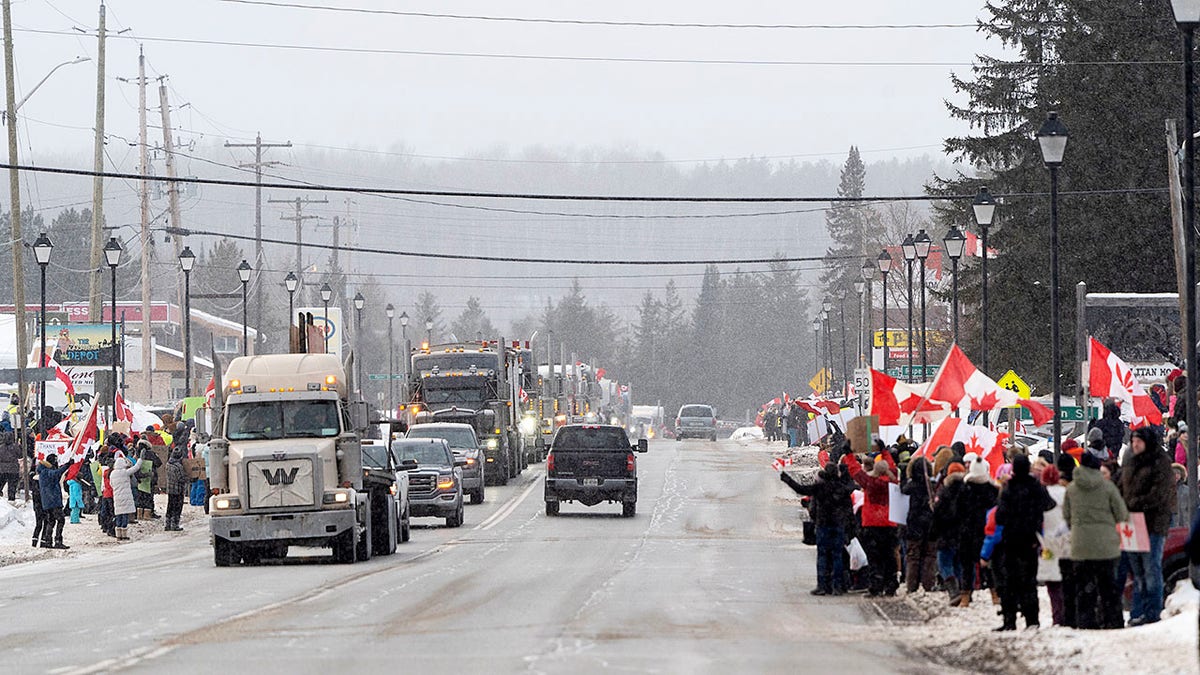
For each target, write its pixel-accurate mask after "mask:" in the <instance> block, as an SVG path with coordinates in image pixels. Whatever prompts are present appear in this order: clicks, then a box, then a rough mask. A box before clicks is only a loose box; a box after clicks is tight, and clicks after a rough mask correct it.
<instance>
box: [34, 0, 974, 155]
mask: <svg viewBox="0 0 1200 675" xmlns="http://www.w3.org/2000/svg"><path fill="white" fill-rule="evenodd" d="M298 1H299V2H301V3H305V4H327V5H339V6H343V7H357V8H374V9H390V10H396V9H401V10H407V11H427V12H453V13H476V14H486V15H492V16H516V17H549V18H563V19H567V18H569V19H589V20H615V21H652V22H663V21H671V22H705V23H712V22H733V23H789V24H884V23H899V24H924V23H937V24H944V23H951V24H959V23H971V22H973V21H974V19H975V18H976V16H977V14H978V11H979V8H978V4H979V3H978V2H972V1H970V0H966V1H964V0H922V2H904V3H902V2H895V0H854V1H853V2H841V3H836V2H833V3H831V2H812V1H809V0H803V1H799V2H778V0H743V1H742V2H736V3H730V2H715V1H712V0H687V1H684V0H657V1H656V2H654V3H646V2H642V1H638V2H634V1H632V0H610V1H609V2H605V3H563V2H541V1H535V0H521V1H511V2H504V3H497V2H482V1H478V2H468V1H466V0H456V1H455V2H441V3H438V2H429V1H426V2H402V3H401V2H395V1H394V0H298ZM97 8H98V4H97V2H95V1H94V0H53V1H51V0H20V1H17V2H14V4H13V15H14V16H13V22H14V25H15V26H16V28H17V32H16V34H15V38H14V44H15V48H16V56H15V60H16V64H17V72H18V98H20V97H22V96H24V93H25V92H27V91H28V89H29V88H31V87H33V85H34V84H36V83H37V81H38V80H40V79H41V78H42V76H43V75H44V74H45V73H46V72H47V71H48V70H49V69H50V68H52V67H53V66H54V65H55V64H57V63H60V62H62V61H66V60H69V59H72V58H74V57H76V56H81V55H86V56H92V57H95V54H96V40H95V38H94V37H88V36H83V35H80V34H79V33H74V32H73V31H72V28H74V27H80V28H85V29H88V30H92V29H94V27H95V25H96V22H97V16H96V14H97ZM108 25H109V30H110V31H111V32H114V33H115V32H116V31H118V30H122V29H125V28H128V29H130V31H129V32H128V33H126V34H124V35H122V36H121V37H119V38H118V37H114V38H112V39H110V42H109V48H108V71H109V76H110V77H109V80H108V87H109V95H108V106H107V110H108V121H107V125H106V126H107V130H108V131H109V132H110V133H112V134H117V135H121V136H126V137H129V138H134V137H135V135H136V129H137V113H136V110H137V88H136V86H134V85H133V84H125V83H121V82H119V81H116V80H115V79H113V78H116V77H125V78H133V77H135V76H136V72H137V71H136V68H137V42H136V41H135V40H133V39H130V38H131V37H134V36H136V37H138V38H140V39H142V40H143V41H144V42H143V44H144V46H145V49H146V55H147V58H148V61H149V63H150V65H151V75H152V76H153V75H156V74H167V75H169V76H170V83H171V85H172V94H171V95H172V97H173V100H172V107H173V108H175V107H177V106H182V105H184V104H190V108H183V109H180V110H177V111H176V112H175V113H174V115H175V119H174V123H175V124H176V125H177V126H180V127H183V128H184V129H187V130H190V132H191V133H192V136H191V138H198V137H199V134H197V133H196V132H202V133H203V135H204V136H205V137H207V138H212V139H225V138H234V139H238V138H242V137H252V136H253V134H254V132H255V131H256V130H261V131H262V133H263V136H264V140H292V141H296V142H303V143H310V144H324V145H330V146H351V147H361V148H379V149H392V148H396V147H400V146H402V147H404V148H405V149H407V150H410V151H412V152H414V153H419V154H423V155H431V156H459V155H462V154H466V153H479V152H489V151H494V150H495V149H496V148H501V147H502V148H507V149H509V150H511V151H517V150H520V149H522V148H525V147H527V146H532V145H547V146H572V147H584V146H614V145H621V146H633V147H637V148H641V149H645V150H654V151H661V152H662V153H664V154H665V155H666V156H667V157H669V158H672V159H702V158H717V157H741V156H746V155H759V156H763V155H766V156H778V155H806V156H807V155H823V154H824V155H828V156H829V158H830V159H832V160H835V161H836V160H837V158H838V156H844V153H845V149H846V148H847V147H848V146H849V145H850V144H857V145H858V146H859V147H860V148H862V149H863V150H864V151H867V152H869V153H870V154H869V155H868V159H870V158H871V157H873V156H878V157H886V156H890V155H913V154H924V153H936V152H937V151H938V146H939V143H940V141H941V140H942V139H943V138H944V137H946V136H947V135H951V134H955V133H961V132H962V131H964V129H963V127H962V126H961V125H960V124H958V123H956V122H954V121H952V120H950V119H949V118H948V116H947V114H946V112H945V107H944V103H943V101H944V99H945V98H947V97H949V96H951V94H952V91H951V89H950V83H949V77H948V76H949V73H950V72H951V71H958V72H966V71H967V70H968V68H967V66H966V65H965V64H967V63H969V62H970V61H971V60H972V58H973V55H974V54H976V53H979V52H983V51H992V52H995V51H996V50H997V49H998V46H996V45H993V44H989V43H987V42H986V41H985V40H984V39H983V38H982V36H981V35H980V34H979V33H978V32H976V30H975V29H974V28H965V29H964V28H949V29H903V30H747V29H740V30H739V29H729V28H722V29H712V28H704V29H701V28H662V27H653V28H644V27H628V26H621V27H608V26H572V25H546V24H536V23H535V24H530V23H512V22H489V21H474V20H461V19H459V20H453V19H433V18H414V17H401V16H386V15H364V14H351V13H335V12H328V11H310V10H303V9H294V8H285V7H263V6H251V5H246V4H238V3H230V2H222V1H220V0H188V1H187V2H180V1H178V0H176V1H169V2H166V1H163V0H117V1H115V2H111V3H110V6H109V24H108ZM31 31H67V32H71V33H73V34H72V35H50V34H44V33H37V32H31ZM152 38H154V39H152ZM161 38H176V39H179V38H182V39H188V40H204V41H218V42H259V43H275V44H291V45H310V46H322V47H333V48H344V47H353V48H360V49H392V50H396V49H403V50H416V51H441V52H472V53H488V54H525V55H570V56H584V57H619V58H643V59H644V58H651V59H709V60H711V59H727V60H757V61H763V60H774V61H780V60H785V61H804V62H822V63H823V65H714V64H695V63H689V64H679V63H670V64H667V63H644V62H642V63H628V62H625V63H619V62H579V61H554V60H514V59H500V58H464V57H451V56H427V55H396V54H355V53H345V52H335V51H320V52H318V51H299V50H283V49H263V48H253V47H243V46H229V45H220V44H185V43H178V42H164V41H159V40H158V39H161ZM830 62H860V63H862V62H869V63H870V64H871V65H830V64H829V63H830ZM930 63H932V64H935V65H918V64H930ZM94 92H95V64H94V62H92V63H83V64H79V65H72V66H68V67H65V68H63V69H62V70H60V71H58V72H57V73H56V74H55V75H54V76H53V77H52V78H51V79H50V80H49V81H48V82H47V83H46V85H45V86H43V87H42V88H41V89H40V90H39V91H38V92H37V93H36V94H35V95H34V96H33V97H32V98H31V99H30V100H29V102H28V103H27V104H26V105H25V107H23V108H22V110H21V115H22V116H23V117H25V122H26V124H25V125H23V126H22V127H21V132H22V134H23V135H24V137H23V138H22V142H21V145H22V153H23V155H24V156H25V157H26V158H28V157H30V156H32V157H33V159H34V160H38V159H42V160H46V159H48V158H55V157H57V158H59V159H60V160H61V158H63V157H64V156H76V155H81V156H83V157H85V158H86V157H87V156H89V155H90V152H91V128H92V126H93V115H94V108H93V106H94V101H95V93H94ZM155 97H156V94H154V93H153V90H152V101H153V100H155ZM152 114H156V113H152ZM155 133H156V134H157V133H158V132H157V131H156V132H155ZM31 149H32V151H31Z"/></svg>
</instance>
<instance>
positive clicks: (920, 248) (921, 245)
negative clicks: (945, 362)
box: [913, 228, 933, 380]
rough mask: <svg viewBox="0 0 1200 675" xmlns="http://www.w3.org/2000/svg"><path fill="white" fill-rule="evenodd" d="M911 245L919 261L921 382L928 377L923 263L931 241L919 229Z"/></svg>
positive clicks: (927, 254) (922, 229) (923, 230)
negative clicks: (914, 245) (915, 248)
mask: <svg viewBox="0 0 1200 675" xmlns="http://www.w3.org/2000/svg"><path fill="white" fill-rule="evenodd" d="M913 243H914V244H916V246H917V259H918V260H920V261H921V380H924V379H925V378H927V377H929V340H928V339H927V337H926V334H927V333H928V332H929V328H928V324H927V323H926V322H925V267H926V265H925V261H926V260H928V259H929V250H930V249H931V248H932V247H933V240H932V239H930V238H929V235H928V234H926V233H925V228H921V231H920V232H917V236H916V237H915V238H914V239H913Z"/></svg>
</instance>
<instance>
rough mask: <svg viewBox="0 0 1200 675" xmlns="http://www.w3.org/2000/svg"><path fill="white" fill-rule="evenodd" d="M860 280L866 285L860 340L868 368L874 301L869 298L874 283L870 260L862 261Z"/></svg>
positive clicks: (873, 266)
mask: <svg viewBox="0 0 1200 675" xmlns="http://www.w3.org/2000/svg"><path fill="white" fill-rule="evenodd" d="M862 278H863V282H864V283H866V285H867V293H866V295H864V296H863V298H864V299H865V301H864V303H863V312H864V316H863V331H862V337H861V338H860V339H861V340H862V341H863V354H864V355H865V356H866V357H867V363H866V366H867V367H868V368H869V367H871V365H872V359H871V347H872V344H871V342H872V341H871V310H873V309H874V308H875V307H874V305H875V299H874V298H872V297H871V296H872V295H873V291H874V290H875V289H874V287H873V286H872V284H871V282H873V281H875V263H874V261H872V260H871V259H870V258H867V259H866V260H864V261H863V266H862Z"/></svg>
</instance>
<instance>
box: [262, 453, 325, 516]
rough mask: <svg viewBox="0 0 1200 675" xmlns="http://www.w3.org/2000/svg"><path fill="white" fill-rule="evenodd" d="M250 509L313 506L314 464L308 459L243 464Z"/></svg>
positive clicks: (299, 458)
mask: <svg viewBox="0 0 1200 675" xmlns="http://www.w3.org/2000/svg"><path fill="white" fill-rule="evenodd" d="M246 473H247V476H246V478H247V481H246V482H247V484H248V485H247V487H248V488H249V493H250V494H249V497H250V498H249V507H250V508H252V509H278V508H286V507H293V506H312V505H314V504H315V503H316V497H315V494H314V492H313V463H312V460H311V459H309V458H307V457H298V458H296V459H268V460H258V461H252V462H248V463H247V464H246Z"/></svg>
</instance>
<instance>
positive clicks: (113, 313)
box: [104, 237, 150, 429]
mask: <svg viewBox="0 0 1200 675" xmlns="http://www.w3.org/2000/svg"><path fill="white" fill-rule="evenodd" d="M121 250H122V249H121V242H119V241H117V238H116V237H109V238H108V243H107V244H105V245H104V261H105V262H107V263H108V268H109V270H110V271H111V272H112V304H111V305H110V307H111V309H110V311H109V315H110V316H109V317H108V318H109V323H110V324H111V325H112V337H111V338H110V340H109V343H108V346H109V349H111V350H112V396H110V397H109V402H110V403H111V404H112V408H111V410H113V411H115V410H116V409H117V354H118V353H119V352H118V351H117V265H120V264H121ZM143 366H144V367H146V368H148V367H150V366H149V364H143ZM112 418H113V416H112V415H111V414H110V415H107V416H105V418H104V423H105V428H106V429H107V428H108V426H109V425H110V424H111V423H112V422H111V420H112Z"/></svg>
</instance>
